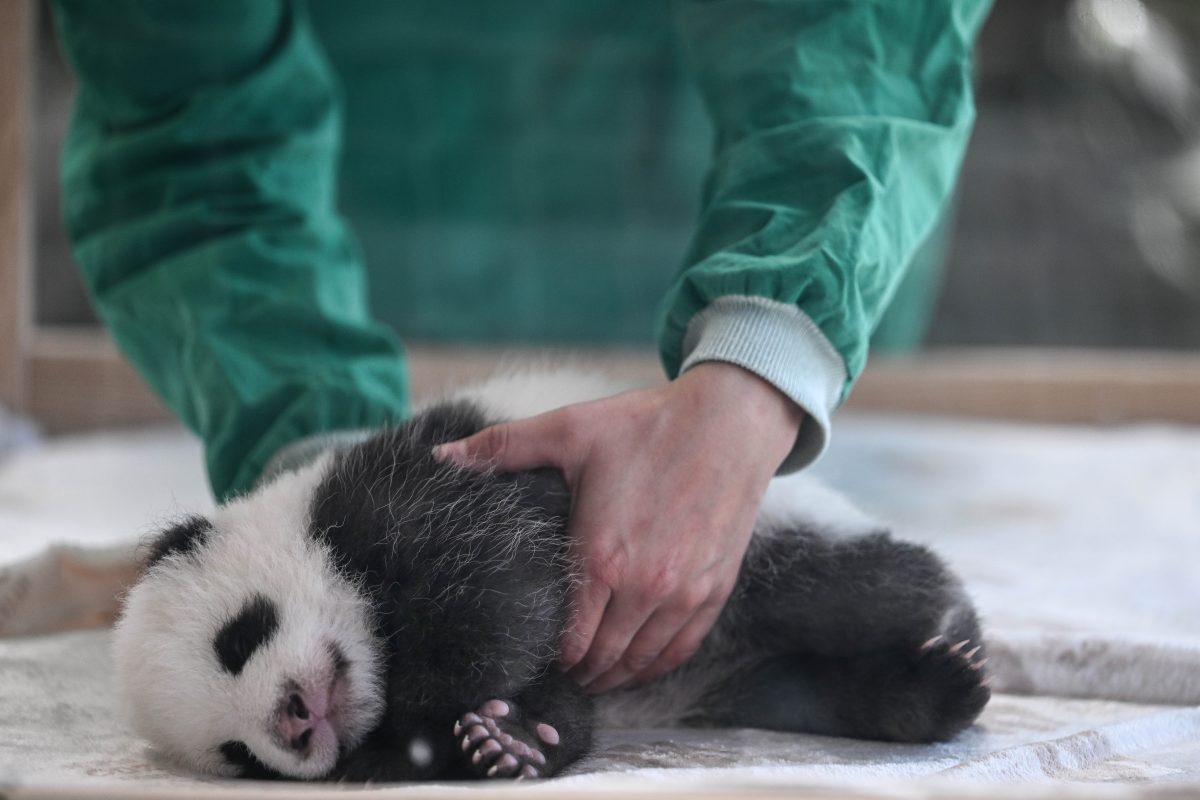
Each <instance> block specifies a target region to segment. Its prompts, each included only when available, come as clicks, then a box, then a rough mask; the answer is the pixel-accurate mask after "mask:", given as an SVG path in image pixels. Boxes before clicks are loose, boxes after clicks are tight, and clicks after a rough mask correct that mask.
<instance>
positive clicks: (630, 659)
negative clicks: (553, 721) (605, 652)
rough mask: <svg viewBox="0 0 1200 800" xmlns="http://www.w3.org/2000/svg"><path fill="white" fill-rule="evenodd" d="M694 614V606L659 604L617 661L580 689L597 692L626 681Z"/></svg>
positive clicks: (649, 662) (655, 657) (651, 660)
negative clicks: (661, 605) (660, 605)
mask: <svg viewBox="0 0 1200 800" xmlns="http://www.w3.org/2000/svg"><path fill="white" fill-rule="evenodd" d="M696 613H697V609H696V608H695V607H690V608H684V607H683V606H679V605H675V606H672V607H666V606H663V607H660V608H659V609H658V610H657V611H655V612H654V614H652V615H651V616H650V618H649V619H648V620H646V623H645V624H644V625H642V627H641V629H640V630H638V632H637V634H635V635H634V637H633V639H632V640H631V641H630V642H629V645H628V647H626V648H625V653H624V654H623V655H622V656H621V658H620V660H619V661H617V663H616V664H614V665H613V666H612V667H611V668H610V669H609V670H608V671H607V672H604V673H602V674H600V675H598V676H597V677H596V678H595V679H594V680H592V681H591V682H589V683H586V684H584V688H586V689H587V690H588V691H589V692H592V693H595V694H598V693H600V692H607V691H608V690H609V689H616V688H618V687H621V686H624V685H625V684H627V683H629V682H630V681H631V680H632V679H633V678H635V677H636V676H637V675H639V674H641V673H642V672H643V671H644V670H646V669H648V668H649V667H650V666H651V665H652V664H654V663H655V662H656V661H657V660H658V657H659V655H660V654H661V653H662V652H663V650H665V649H666V648H667V646H668V645H670V643H671V642H672V641H673V640H674V638H675V636H676V635H677V634H678V633H679V632H680V631H681V630H683V628H684V627H685V626H686V625H687V624H688V623H689V622H690V621H691V619H692V617H694V616H695V615H696Z"/></svg>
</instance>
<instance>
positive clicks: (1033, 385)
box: [846, 348, 1200, 425]
mask: <svg viewBox="0 0 1200 800" xmlns="http://www.w3.org/2000/svg"><path fill="white" fill-rule="evenodd" d="M846 407H847V408H848V409H869V410H886V411H901V412H914V413H921V414H946V415H955V416H970V417H990V418H999V419H1010V420H1021V421H1026V422H1052V423H1085V424H1101V425H1103V424H1114V423H1122V422H1145V421H1165V422H1179V423H1187V424H1192V425H1196V424H1200V357H1198V356H1196V355H1194V354H1191V353H1171V352H1165V351H1150V352H1136V351H1119V350H1048V349H1040V348H1025V349H1015V350H1002V349H993V348H970V349H955V350H942V351H932V352H926V353H921V354H919V355H916V356H913V357H909V358H890V359H887V358H878V359H875V360H874V361H872V362H871V365H870V366H869V367H868V368H867V370H866V372H865V373H864V374H863V376H862V379H861V380H860V381H859V384H858V386H857V387H856V388H855V390H854V393H853V394H852V395H851V397H850V400H849V401H848V402H847V404H846Z"/></svg>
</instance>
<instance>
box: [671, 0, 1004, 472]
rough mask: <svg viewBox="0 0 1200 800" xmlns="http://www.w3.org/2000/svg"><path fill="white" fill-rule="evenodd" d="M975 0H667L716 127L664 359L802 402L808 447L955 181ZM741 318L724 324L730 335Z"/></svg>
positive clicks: (982, 5) (799, 456)
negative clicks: (731, 371)
mask: <svg viewBox="0 0 1200 800" xmlns="http://www.w3.org/2000/svg"><path fill="white" fill-rule="evenodd" d="M986 6H987V2H986V0H961V1H959V0H956V1H955V2H949V1H948V0H926V2H919V3H918V2H914V3H881V2H864V1H862V0H823V1H821V0H814V1H813V2H805V3H777V2H762V1H761V0H729V2H724V3H703V2H680V3H679V4H678V5H677V17H678V23H679V28H680V31H681V35H682V37H683V39H684V42H685V44H686V45H687V47H688V50H689V56H690V58H691V61H692V63H693V65H694V72H695V74H696V78H697V81H698V84H699V87H700V90H701V92H702V94H703V96H704V98H705V101H706V103H707V105H708V107H709V110H710V113H711V115H712V117H713V120H714V123H715V126H716V129H717V141H716V154H715V161H714V165H713V168H712V171H711V173H710V175H709V178H708V182H707V185H706V191H705V198H704V210H703V214H702V217H701V221H700V224H699V226H698V230H697V234H696V236H695V239H694V241H693V243H692V246H691V248H690V251H689V253H688V254H687V256H686V259H685V268H684V270H683V271H682V272H681V273H680V275H679V277H678V278H677V280H676V282H675V283H674V285H673V286H672V287H671V289H670V291H669V293H668V295H667V298H666V300H665V302H664V305H663V312H662V317H661V321H660V343H661V347H662V356H663V361H664V364H665V366H666V368H667V370H668V372H669V373H670V374H672V375H673V374H675V373H676V372H677V371H678V370H680V369H681V368H687V367H690V366H692V365H693V364H695V363H701V362H703V361H709V360H717V361H728V362H730V363H735V364H738V365H740V366H743V367H745V368H747V369H749V370H751V371H752V372H755V373H756V374H758V375H760V376H762V377H764V378H766V379H767V380H769V381H770V382H771V383H772V384H773V385H775V386H776V387H777V388H778V389H779V390H780V391H781V392H783V393H784V394H786V395H787V396H789V397H791V398H792V399H793V400H794V401H795V402H797V403H798V404H799V405H800V406H801V407H802V408H804V410H805V411H806V412H807V414H808V416H809V417H810V418H811V419H812V421H813V422H812V424H807V423H806V425H805V426H804V427H803V428H802V430H801V435H800V439H799V440H798V441H797V444H796V448H795V450H794V451H793V453H792V455H791V456H790V457H789V459H788V460H787V462H786V464H785V468H797V467H800V466H803V465H804V464H805V463H808V462H809V461H811V460H812V459H813V458H815V457H816V456H817V455H818V454H819V453H820V451H821V449H823V447H824V445H825V441H826V438H827V429H828V419H829V414H830V412H831V411H832V410H833V409H834V408H835V407H836V405H837V404H838V403H839V402H840V401H841V400H842V399H843V398H844V397H845V395H846V394H847V393H848V392H849V390H850V388H851V386H852V385H853V383H854V380H855V379H856V378H857V376H858V375H859V373H860V372H861V370H862V367H863V365H864V363H865V360H866V352H867V343H868V339H869V336H870V333H871V331H872V330H873V328H874V326H875V324H876V323H877V322H878V320H879V317H880V316H881V315H882V313H883V310H884V308H885V306H886V304H887V302H888V300H889V299H890V298H891V295H892V293H893V292H894V291H895V289H896V287H897V285H898V283H899V281H900V279H901V277H902V275H903V272H904V269H905V268H906V267H907V265H908V263H909V261H910V260H911V259H912V257H913V254H914V253H915V252H916V250H917V249H918V247H919V246H920V245H921V244H922V243H923V241H924V240H925V238H926V237H927V236H928V235H929V233H930V231H931V230H932V229H933V227H934V225H935V224H936V223H937V220H938V218H939V216H940V215H941V214H942V212H943V209H944V207H945V205H946V203H947V201H948V199H949V197H950V194H951V191H952V186H953V183H954V179H955V177H956V175H957V172H958V168H959V165H960V163H961V159H962V156H963V153H964V151H965V148H966V143H967V138H968V135H969V132H970V127H971V122H972V119H973V105H972V101H971V85H970V63H971V60H970V55H971V47H972V43H973V38H974V35H975V32H976V31H977V29H978V27H979V25H980V24H981V22H982V18H983V15H984V12H985V10H986ZM733 334H736V335H733Z"/></svg>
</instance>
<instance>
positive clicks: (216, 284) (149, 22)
mask: <svg viewBox="0 0 1200 800" xmlns="http://www.w3.org/2000/svg"><path fill="white" fill-rule="evenodd" d="M58 10H59V12H60V13H59V25H60V32H61V36H62V39H63V41H64V43H65V45H66V50H67V52H68V54H69V55H70V57H71V59H72V61H73V63H74V64H75V66H76V69H77V70H78V72H79V74H80V75H81V77H82V88H81V94H80V96H79V99H78V102H77V104H76V109H75V115H74V119H73V123H72V127H71V130H70V134H69V140H68V142H67V145H66V153H65V157H64V165H63V182H64V197H65V201H64V215H65V217H66V221H67V225H68V229H69V232H70V234H71V237H72V239H73V241H74V244H75V254H76V257H77V259H78V261H79V264H80V267H81V269H82V271H83V274H84V277H85V279H86V282H87V285H88V287H89V289H90V291H91V293H92V296H93V298H94V300H95V303H96V307H97V310H98V312H99V314H100V315H101V317H102V318H103V319H104V321H105V322H106V324H107V325H108V327H109V329H110V330H111V331H112V333H113V335H114V337H115V338H116V340H117V341H118V342H119V344H120V346H121V348H122V349H123V350H124V351H125V353H126V354H127V355H128V356H129V358H130V360H131V361H133V363H134V364H135V365H136V366H137V367H138V369H139V370H140V372H141V373H142V375H143V376H144V377H145V378H146V380H147V381H149V383H150V385H151V386H152V387H153V388H154V389H155V391H157V392H158V393H159V394H160V395H161V396H162V397H163V399H164V400H165V401H166V403H167V405H168V406H169V407H170V408H171V409H172V410H173V411H174V412H175V413H176V414H178V415H179V417H180V418H181V419H182V420H183V421H184V423H185V424H187V425H188V427H190V428H191V429H192V430H194V431H196V432H197V433H198V434H199V435H200V436H201V438H202V439H203V440H204V443H205V448H206V459H207V466H208V472H209V477H210V480H211V483H212V486H213V490H214V492H215V493H216V495H217V496H218V497H220V498H222V499H224V498H227V497H229V496H230V495H232V494H236V493H238V492H241V491H244V490H245V489H247V488H249V487H250V486H251V485H252V484H253V482H254V480H255V478H256V477H257V476H258V473H259V472H260V471H261V469H262V467H263V465H264V464H265V463H266V461H267V459H269V458H270V457H271V455H272V454H273V453H274V452H275V450H276V449H278V448H279V447H280V446H282V445H283V444H285V443H287V442H289V441H293V440H295V439H298V438H301V437H303V436H305V435H307V434H309V433H312V432H313V431H319V430H333V429H338V428H359V427H365V426H369V425H376V424H383V423H385V422H388V421H394V420H397V419H399V418H400V417H401V416H402V415H403V414H404V413H405V411H406V409H407V383H406V376H405V372H404V364H403V360H402V358H401V354H400V350H399V346H398V344H397V342H396V340H395V337H394V335H393V334H392V332H391V331H389V330H388V329H387V328H386V327H384V326H382V325H380V324H378V323H375V322H374V321H373V320H372V318H371V316H370V314H369V313H368V310H367V306H366V302H365V297H366V295H365V286H364V275H363V269H362V263H361V260H360V258H359V255H358V251H357V247H356V245H355V243H354V241H353V240H352V238H351V237H350V235H349V234H348V233H347V230H346V228H345V226H344V225H343V223H342V222H341V220H340V219H339V218H338V216H337V214H336V213H335V211H334V205H333V203H334V194H335V171H334V166H335V161H336V155H337V149H338V139H339V131H340V125H341V120H340V113H339V108H338V104H337V102H336V92H335V90H334V87H333V84H332V82H331V79H330V73H329V70H328V68H327V65H326V64H325V63H324V61H323V60H322V59H321V57H320V54H319V51H318V49H317V47H316V45H315V42H314V41H313V39H312V37H311V36H310V35H309V33H308V31H307V27H306V26H305V25H303V24H301V19H300V18H298V17H297V16H295V15H294V14H293V13H292V12H291V11H290V10H289V9H287V8H285V7H283V6H280V5H279V4H274V3H261V2H239V1H237V0H194V1H188V2H177V1H176V0H172V2H171V3H144V2H140V1H139V0H125V1H123V2H115V1H114V2H105V3H93V2H91V0H79V2H68V1H67V0H64V1H63V2H61V3H59V4H58ZM114 43H119V44H117V45H114ZM214 52H220V53H223V54H224V57H221V58H217V57H214Z"/></svg>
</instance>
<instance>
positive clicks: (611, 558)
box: [587, 548, 629, 589]
mask: <svg viewBox="0 0 1200 800" xmlns="http://www.w3.org/2000/svg"><path fill="white" fill-rule="evenodd" d="M590 562H591V563H590V564H589V565H588V569H587V572H588V576H589V577H590V578H591V579H592V580H594V581H597V582H599V583H602V584H604V585H605V586H608V587H609V588H610V589H612V588H616V587H617V586H619V585H620V584H621V583H622V582H623V581H624V579H625V573H626V570H627V569H628V566H629V554H628V553H626V552H625V550H624V549H623V548H617V549H615V550H610V551H608V552H605V553H603V554H599V555H596V556H593V557H592V558H591V559H590Z"/></svg>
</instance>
